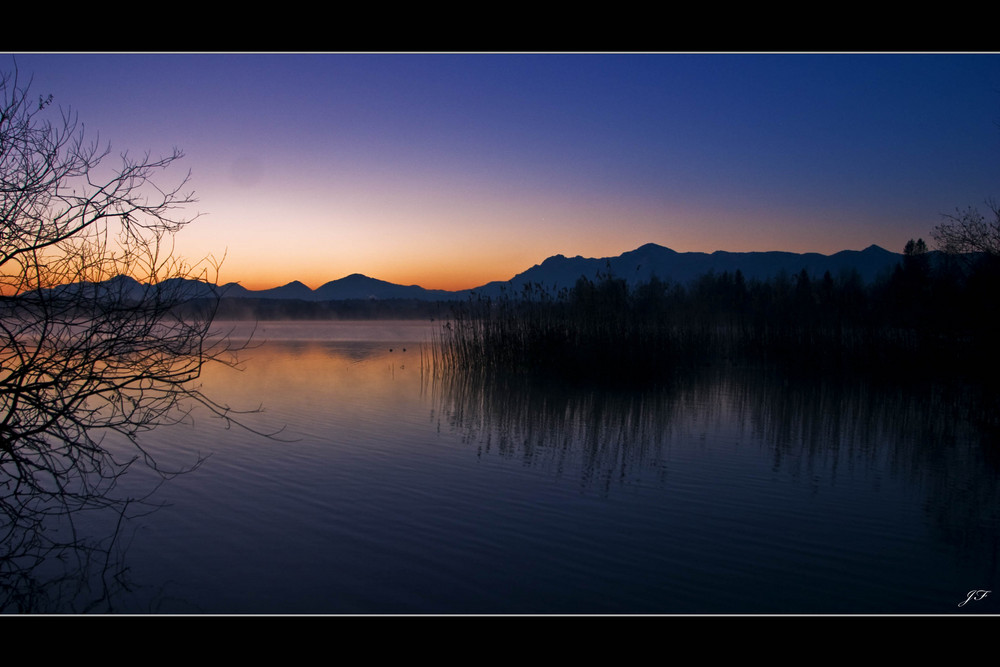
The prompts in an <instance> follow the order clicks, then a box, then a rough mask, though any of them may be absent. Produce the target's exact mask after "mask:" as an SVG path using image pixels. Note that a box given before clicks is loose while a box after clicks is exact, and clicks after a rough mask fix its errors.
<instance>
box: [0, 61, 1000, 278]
mask: <svg viewBox="0 0 1000 667" xmlns="http://www.w3.org/2000/svg"><path fill="white" fill-rule="evenodd" d="M15 58H16V63H17V66H18V68H19V70H20V72H21V74H22V77H23V76H24V75H28V74H30V75H33V77H34V82H33V88H32V89H33V91H34V92H36V93H39V94H41V93H46V94H47V93H52V94H53V95H55V101H56V103H57V104H59V105H62V106H63V107H66V106H69V107H72V108H73V109H74V110H76V111H77V112H78V113H79V115H80V119H81V120H82V121H83V122H84V123H85V125H86V127H87V130H88V132H91V131H94V132H99V133H100V137H101V139H102V140H110V141H111V142H112V146H113V148H114V149H115V150H125V149H128V150H132V151H146V150H151V151H153V153H164V152H167V151H169V150H170V149H171V148H172V147H173V146H177V147H179V148H181V149H182V150H184V151H185V153H186V158H185V160H184V161H183V164H182V166H183V167H184V169H185V170H186V169H190V170H191V172H192V184H193V186H194V188H195V190H196V191H197V195H198V197H199V200H200V201H199V203H198V205H197V206H196V207H195V209H194V211H193V212H202V213H204V214H205V215H204V216H203V217H201V218H199V219H198V220H197V221H196V222H194V223H193V224H192V225H191V226H190V227H189V228H188V229H186V230H185V231H184V232H182V234H181V235H180V237H179V244H178V247H179V248H180V250H181V251H182V252H184V253H185V254H189V255H192V256H195V257H201V256H204V255H206V254H209V253H214V254H216V255H222V254H223V253H227V257H226V263H225V265H224V267H223V275H222V278H223V280H236V281H240V282H242V283H243V284H245V285H247V286H248V287H269V286H273V285H277V284H282V283H285V282H288V281H290V280H293V279H299V280H303V281H304V282H306V283H307V284H309V285H311V286H313V287H316V286H318V285H319V284H321V283H322V282H325V281H327V280H332V279H336V278H340V277H342V276H344V275H347V274H349V273H353V272H360V273H365V274H367V275H370V276H373V277H377V278H382V279H385V280H391V281H393V282H401V283H407V284H411V283H418V284H421V285H423V286H425V287H443V288H454V289H457V288H463V287H471V286H474V285H477V284H482V283H484V282H487V281H489V280H503V279H507V278H510V277H511V276H512V275H513V274H514V273H516V272H518V271H521V270H523V269H525V268H527V267H528V266H530V265H532V264H534V263H537V262H539V261H541V260H542V259H544V258H545V257H547V256H549V255H552V254H556V253H562V254H566V255H577V254H580V255H584V256H606V255H617V254H619V253H621V252H623V251H625V250H630V249H633V248H635V247H637V246H639V245H641V244H643V243H646V242H655V243H659V244H661V245H665V246H668V247H671V248H673V249H675V250H678V251H690V250H698V251H707V252H710V251H713V250H730V251H745V250H790V251H796V252H805V251H816V252H822V253H832V252H836V251H838V250H842V249H848V248H850V249H861V248H864V247H866V246H868V245H870V244H872V243H876V244H879V245H882V246H884V247H886V248H889V249H891V250H896V251H898V250H900V249H901V248H902V246H903V244H904V243H905V242H906V240H907V239H909V238H911V237H917V236H923V237H924V238H929V235H930V230H931V228H932V227H933V226H934V225H936V224H938V223H939V222H940V220H941V214H943V213H949V212H953V211H954V210H955V208H956V207H963V208H964V207H966V206H968V205H981V204H982V202H983V201H984V200H985V199H986V198H988V197H991V196H998V197H1000V160H997V156H998V155H1000V151H998V149H1000V128H998V126H997V121H998V120H1000V57H998V56H997V55H992V54H985V55H944V54H921V55H911V54H903V55H882V54H878V55H841V54H833V55H815V54H806V55H788V54H775V55H756V54H754V55H747V54H718V55H700V54H690V55H676V54H655V55H637V54H618V55H614V54H561V55H553V54H532V55H508V54H493V55H477V54H456V55H451V54H448V55H426V54H409V55H406V54H402V55H385V54H383V55H361V54H355V55H340V54H324V55H319V54H297V55H289V54H227V55H217V54H190V55H177V54H161V55H123V54H108V55H93V54H25V53H22V54H16V55H15V56H14V57H13V58H12V57H10V56H7V59H8V63H7V65H6V66H5V67H4V69H8V70H9V69H10V68H11V67H12V66H13V63H14V59H15Z"/></svg>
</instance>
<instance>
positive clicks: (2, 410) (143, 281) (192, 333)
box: [0, 70, 238, 556]
mask: <svg viewBox="0 0 1000 667" xmlns="http://www.w3.org/2000/svg"><path fill="white" fill-rule="evenodd" d="M30 83H31V82H30V81H28V82H27V83H26V84H23V85H22V84H21V83H19V80H18V73H17V71H16V70H15V71H14V72H13V73H6V74H2V76H0V539H4V533H3V531H4V529H5V527H6V529H7V530H8V532H9V531H11V530H14V527H15V526H16V527H17V529H18V530H23V529H24V528H25V526H30V525H32V524H33V523H35V522H39V521H41V520H42V519H43V518H44V516H46V515H47V514H48V513H50V512H52V511H53V507H58V508H60V509H61V511H71V510H73V509H75V508H77V507H84V506H88V505H89V504H92V503H95V502H97V503H103V502H104V499H105V497H106V492H107V491H108V490H109V489H110V488H111V487H113V486H114V482H115V480H116V479H117V478H118V476H119V475H120V474H121V473H122V472H123V471H124V470H125V469H127V468H128V466H129V465H130V464H131V463H132V462H134V461H136V460H142V461H145V462H146V463H148V464H149V465H151V466H153V467H154V468H155V467H156V463H155V461H153V460H152V459H151V458H150V457H149V456H148V455H147V454H146V453H145V452H144V451H143V450H142V448H141V445H140V443H139V441H138V439H137V436H138V435H139V434H140V433H142V432H144V431H147V430H149V429H152V428H155V427H157V426H159V425H162V424H165V423H171V422H176V421H178V420H180V419H183V417H184V416H185V415H186V414H187V413H188V411H189V410H190V408H191V407H193V406H194V405H195V404H201V405H204V406H207V407H208V409H209V410H211V411H212V412H213V413H215V414H216V415H218V416H220V417H222V418H224V419H229V417H230V411H229V409H228V408H227V407H226V406H224V405H220V404H218V403H216V402H213V401H212V400H211V399H210V398H208V397H206V396H204V395H203V394H202V393H201V392H200V391H199V389H198V388H197V386H195V385H194V384H192V382H191V381H192V380H195V379H196V378H198V377H199V374H200V372H201V370H202V367H203V366H204V365H205V364H206V363H208V362H215V361H219V362H222V363H230V364H232V363H235V361H236V360H235V357H234V353H235V352H236V350H237V348H238V346H234V345H233V344H232V343H231V342H230V341H229V340H228V339H227V338H225V337H218V338H216V337H214V336H210V335H209V334H210V327H211V324H212V319H213V315H214V312H215V311H214V308H215V306H216V305H217V302H218V299H217V298H216V295H215V293H214V287H213V286H212V285H211V284H210V283H209V282H208V278H210V277H212V276H211V275H210V273H211V272H212V271H213V270H217V268H218V267H217V265H216V264H214V262H212V261H211V260H207V261H204V262H201V263H199V264H196V265H190V264H188V263H185V262H184V261H182V260H180V259H177V258H175V257H174V256H173V252H172V243H171V241H172V238H173V235H174V234H175V233H176V232H177V231H178V230H180V229H181V228H183V227H184V226H185V225H186V224H188V222H190V221H191V220H193V218H192V217H186V216H185V214H184V208H185V206H186V205H188V204H190V203H192V202H193V201H194V200H193V197H192V195H191V194H190V193H187V192H186V191H185V189H184V188H186V185H187V180H188V179H187V177H183V178H181V179H180V180H179V182H178V183H176V184H175V185H173V186H166V187H165V186H163V185H162V184H161V183H158V182H156V180H157V179H160V178H161V177H162V174H163V172H164V170H166V169H167V168H168V167H170V166H171V165H173V163H174V162H176V161H177V160H179V159H180V158H181V157H182V155H181V153H180V152H179V151H178V150H176V149H175V150H174V151H173V152H172V153H170V154H169V155H167V156H166V157H158V158H155V157H151V156H150V155H149V154H146V155H144V156H141V157H133V156H131V155H129V154H127V153H124V154H121V155H120V161H117V164H111V162H112V159H110V158H111V151H110V146H102V145H100V144H98V143H96V142H88V141H87V140H86V139H85V137H84V131H83V126H82V125H80V124H79V123H78V121H77V117H76V116H75V115H74V114H73V113H71V112H69V111H66V110H58V111H57V110H56V109H55V108H54V107H53V106H52V104H51V102H52V98H51V96H50V97H47V98H45V97H39V98H33V97H31V96H30V94H29V92H28V90H29V88H30ZM193 300H197V301H196V302H194V301H193ZM192 303H197V304H200V305H198V306H197V307H192ZM183 304H187V307H186V308H184V309H183V310H180V309H179V308H178V306H180V305H183ZM111 432H114V433H117V434H121V435H122V436H124V437H125V438H127V439H128V440H130V441H131V442H132V443H133V444H134V445H135V449H134V450H133V454H132V455H131V456H129V457H127V458H126V459H125V460H121V459H116V458H115V457H114V456H112V455H111V453H110V452H109V449H108V448H107V447H105V446H103V441H104V437H105V436H106V435H108V434H109V433H111ZM4 516H6V519H7V522H6V523H3V521H2V519H3V518H4ZM0 556H2V554H0Z"/></svg>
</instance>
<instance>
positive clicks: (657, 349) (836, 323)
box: [440, 241, 1000, 386]
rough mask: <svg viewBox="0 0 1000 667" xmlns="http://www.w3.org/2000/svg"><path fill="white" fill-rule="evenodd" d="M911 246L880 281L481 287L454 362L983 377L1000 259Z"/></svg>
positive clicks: (989, 358)
mask: <svg viewBox="0 0 1000 667" xmlns="http://www.w3.org/2000/svg"><path fill="white" fill-rule="evenodd" d="M930 260H931V258H930V257H929V256H928V254H927V253H926V251H925V246H924V245H923V242H922V241H920V242H918V243H917V244H914V243H913V242H911V243H909V244H907V251H906V254H904V256H903V259H902V261H901V262H900V263H899V264H898V265H897V266H896V268H895V270H894V271H893V272H892V273H891V274H889V275H886V276H884V277H882V278H880V279H878V280H876V281H874V282H872V283H870V284H865V283H864V282H863V281H862V280H861V278H860V276H859V275H858V274H857V272H855V271H848V272H843V273H842V274H840V275H838V276H833V275H831V274H830V272H826V273H825V274H824V275H823V276H821V277H819V278H815V277H813V276H811V275H810V274H809V273H808V272H807V271H806V270H805V269H803V270H802V271H800V272H799V273H798V274H795V275H789V274H787V273H779V274H778V275H776V276H775V277H773V278H771V279H768V280H758V279H754V280H746V279H744V277H743V274H742V273H741V272H740V271H738V270H737V271H735V272H734V273H730V272H728V271H727V272H723V273H718V274H717V273H712V272H710V273H708V274H706V275H703V276H701V277H700V278H699V279H697V280H695V281H693V282H692V283H690V284H688V285H686V286H685V285H681V284H677V283H670V282H666V281H661V280H659V279H657V278H656V277H655V276H654V277H653V278H652V279H651V280H650V281H649V282H646V283H643V284H639V285H635V286H632V287H630V286H629V285H628V283H627V282H626V281H625V280H624V279H622V278H619V277H616V276H614V275H613V274H611V273H610V272H609V273H605V274H601V275H598V276H595V278H594V279H589V278H586V277H581V278H580V279H579V280H577V282H576V284H575V285H574V286H573V287H572V288H571V289H563V290H560V291H559V292H558V293H551V292H550V291H548V290H546V289H545V288H543V287H542V286H541V285H539V284H531V285H526V286H525V288H524V290H523V291H522V292H521V293H519V294H511V295H504V296H502V297H500V298H490V297H473V298H472V299H470V300H469V301H468V302H466V303H462V304H460V305H458V306H456V307H455V308H454V312H453V317H452V319H451V321H450V322H448V323H447V324H446V325H445V327H446V328H445V330H444V331H443V334H442V341H441V342H442V345H441V349H440V356H441V363H442V365H443V367H444V368H446V369H450V370H463V371H472V372H479V373H484V374H489V375H497V374H506V373H516V374H526V375H529V376H536V377H539V378H545V379H555V380H566V381H573V382H587V383H599V384H610V385H615V384H621V385H626V384H627V385H643V384H648V383H653V384H655V383H659V382H669V380H670V376H671V375H675V374H676V373H678V372H683V371H685V370H690V369H695V368H698V367H703V366H705V365H709V364H713V363H718V362H727V363H736V364H755V363H767V364H769V365H770V364H777V365H780V366H784V367H786V368H788V369H789V370H791V371H800V372H802V373H812V374H815V373H824V374H826V373H836V372H850V373H863V374H868V373H873V374H878V375H883V376H887V377H888V376H891V377H893V378H895V379H902V380H907V381H912V380H922V379H932V378H933V379H955V380H960V381H977V383H978V381H983V383H984V386H985V385H986V384H987V383H989V382H991V381H992V379H993V378H995V377H996V375H995V374H996V371H997V370H998V368H1000V363H998V354H997V343H998V341H1000V291H998V290H997V287H998V286H1000V262H998V260H997V258H996V257H994V256H991V255H985V254H981V255H976V256H964V257H960V256H944V257H943V259H942V261H937V262H934V263H932V262H931V261H930Z"/></svg>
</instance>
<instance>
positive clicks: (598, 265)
mask: <svg viewBox="0 0 1000 667" xmlns="http://www.w3.org/2000/svg"><path fill="white" fill-rule="evenodd" d="M930 254H931V255H932V257H933V256H934V255H936V254H938V253H937V251H932V253H930ZM902 257H903V255H902V254H900V253H894V252H890V251H888V250H886V249H884V248H881V247H879V246H877V245H871V246H868V247H867V248H865V249H864V250H843V251H841V252H838V253H835V254H833V255H821V254H819V253H804V254H799V253H792V252H778V251H772V252H725V251H722V250H719V251H716V252H713V253H704V252H676V251H674V250H671V249H670V248H665V247H663V246H660V245H656V244H655V243H647V244H646V245H643V246H640V247H639V248H636V249H635V250H631V251H628V252H625V253H622V254H621V255H618V256H617V257H601V258H593V257H590V258H588V257H580V256H577V257H565V256H563V255H554V256H552V257H549V258H548V259H546V260H545V261H543V262H542V263H541V264H536V265H535V266H533V267H531V268H530V269H527V270H526V271H523V272H521V273H518V274H517V275H515V276H514V277H513V278H511V279H510V280H506V281H494V282H490V283H487V284H485V285H482V286H480V287H477V288H473V289H469V290H458V291H446V290H429V289H424V288H423V287H420V286H418V285H397V284H394V283H390V282H386V281H384V280H377V279H375V278H369V277H367V276H364V275H361V274H358V273H355V274H352V275H349V276H347V277H344V278H341V279H339V280H333V281H330V282H328V283H326V284H324V285H323V286H321V287H319V288H317V289H315V290H313V289H310V288H309V287H307V286H306V285H304V284H302V283H301V282H299V281H294V282H290V283H288V284H287V285H282V286H281V287H274V288H271V289H266V290H248V289H246V288H245V287H243V286H241V285H239V284H237V283H229V284H227V285H223V286H222V288H221V289H222V294H223V296H224V297H228V298H255V299H298V300H302V301H336V300H348V299H379V300H381V299H417V300H424V301H448V300H456V299H458V300H464V299H467V298H468V297H469V295H470V294H473V293H474V294H478V295H483V296H499V295H500V294H502V293H504V292H506V293H507V294H518V293H520V292H521V290H522V289H523V288H524V286H525V285H526V284H532V285H534V284H537V285H541V286H542V287H543V288H545V289H547V290H549V291H550V292H551V293H556V292H558V291H559V289H561V288H563V287H572V286H573V285H574V284H575V283H576V281H577V280H578V279H579V278H580V277H581V276H582V277H586V278H591V279H596V278H600V277H603V276H606V275H612V276H614V277H617V278H623V279H625V280H626V281H627V282H628V283H629V284H630V285H635V284H638V283H643V282H647V281H649V279H650V278H651V277H653V276H654V275H655V276H656V277H657V278H659V279H660V280H664V281H669V282H672V283H681V284H688V283H689V282H691V281H692V280H694V279H696V278H698V277H700V276H702V275H705V274H707V273H709V272H715V273H722V272H723V271H728V272H730V273H735V272H736V270H740V271H741V272H742V273H743V275H744V277H745V278H746V279H747V280H753V279H760V280H767V279H769V278H772V277H774V276H776V275H778V274H779V273H781V272H784V273H787V274H788V275H794V274H797V273H799V272H800V271H801V270H802V269H805V270H806V271H807V272H808V273H809V274H810V275H811V276H813V277H822V275H823V274H824V273H825V272H827V271H829V272H830V274H831V275H832V276H834V277H836V276H838V275H841V274H842V273H844V272H850V271H857V272H858V275H859V276H860V277H861V279H862V280H863V281H864V282H866V283H870V282H873V281H874V280H875V279H876V278H878V277H879V276H880V275H883V274H886V273H887V272H890V271H892V269H893V268H894V267H895V266H896V264H897V263H899V262H900V261H901V260H902Z"/></svg>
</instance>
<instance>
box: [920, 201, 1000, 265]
mask: <svg viewBox="0 0 1000 667" xmlns="http://www.w3.org/2000/svg"><path fill="white" fill-rule="evenodd" d="M986 205H987V207H988V208H989V210H990V213H989V215H985V216H984V215H983V214H982V213H980V212H979V210H978V209H976V208H974V207H971V206H970V207H969V208H967V209H966V210H964V211H962V210H959V211H956V212H955V215H946V216H945V222H943V223H941V224H940V225H938V226H937V227H935V228H934V231H933V232H932V234H933V236H934V240H935V241H936V242H937V244H938V247H939V248H941V250H944V251H945V252H947V253H949V254H954V255H960V254H963V253H983V254H985V255H989V256H993V257H1000V206H998V205H997V203H996V202H995V201H993V200H992V199H991V200H988V201H987V202H986Z"/></svg>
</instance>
